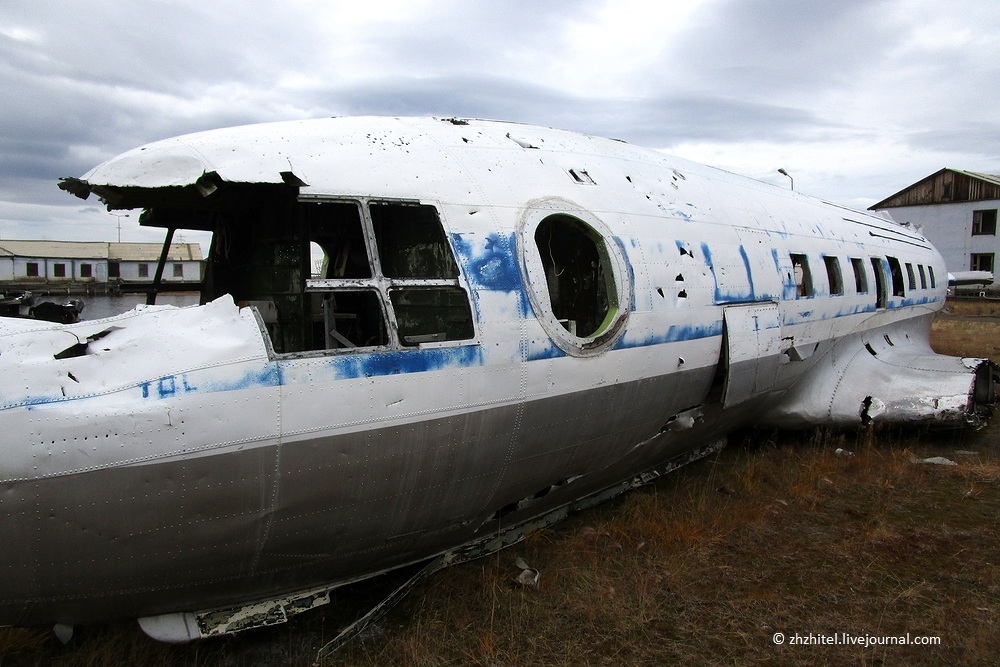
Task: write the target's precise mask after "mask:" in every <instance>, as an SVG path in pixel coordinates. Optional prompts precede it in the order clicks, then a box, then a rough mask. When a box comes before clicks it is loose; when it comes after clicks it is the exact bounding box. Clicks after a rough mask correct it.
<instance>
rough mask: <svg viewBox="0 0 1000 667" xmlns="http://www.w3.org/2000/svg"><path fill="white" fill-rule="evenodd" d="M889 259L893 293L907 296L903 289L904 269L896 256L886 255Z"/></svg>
mask: <svg viewBox="0 0 1000 667" xmlns="http://www.w3.org/2000/svg"><path fill="white" fill-rule="evenodd" d="M886 259H887V260H888V261H889V273H890V274H891V275H892V295H893V296H906V292H905V290H904V289H903V269H902V267H901V266H900V265H899V260H898V259H896V258H895V257H886Z"/></svg>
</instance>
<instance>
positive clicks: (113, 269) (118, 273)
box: [108, 262, 122, 278]
mask: <svg viewBox="0 0 1000 667" xmlns="http://www.w3.org/2000/svg"><path fill="white" fill-rule="evenodd" d="M121 277H122V269H121V264H119V263H118V262H108V278H121Z"/></svg>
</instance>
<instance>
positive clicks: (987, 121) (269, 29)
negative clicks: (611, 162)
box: [0, 0, 1000, 231]
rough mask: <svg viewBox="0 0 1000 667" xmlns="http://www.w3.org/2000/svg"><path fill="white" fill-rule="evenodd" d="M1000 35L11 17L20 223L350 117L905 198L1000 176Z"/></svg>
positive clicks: (658, 20) (658, 17) (937, 7)
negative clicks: (558, 142)
mask: <svg viewBox="0 0 1000 667" xmlns="http://www.w3.org/2000/svg"><path fill="white" fill-rule="evenodd" d="M692 3H693V4H692ZM689 5H691V6H693V7H694V9H693V11H691V12H689V11H687V9H688V6H689ZM661 9H662V8H661ZM998 19H1000V6H998V5H995V4H994V3H981V2H976V0H957V2H956V4H949V5H948V6H947V7H946V6H944V5H941V4H939V3H935V2H933V0H905V1H904V0H882V1H881V2H870V1H868V0H848V1H845V2H836V3H805V2H799V1H797V0H777V1H774V2H768V3H746V2H738V1H737V0H707V1H705V2H703V3H702V4H698V3H697V2H696V0H691V2H685V3H683V4H681V3H677V4H676V5H667V6H666V8H665V9H664V10H663V11H662V13H657V12H656V11H653V10H652V9H650V8H649V7H646V8H642V7H640V6H639V5H634V6H629V5H627V4H622V3H616V4H615V5H613V6H608V7H606V6H605V4H604V3H603V2H596V1H593V2H569V1H568V0H560V1H559V2H553V3H533V2H527V1H525V0H520V1H517V2H507V3H500V4H497V3H489V4H487V3H469V2H458V1H457V0H449V1H442V2H426V3H421V2H419V1H418V0H414V1H413V2H409V3H402V2H400V3H398V4H392V5H389V6H387V7H383V6H380V3H379V2H373V3H372V6H370V7H369V6H367V5H364V4H359V3H356V2H342V3H337V2H332V3H330V2H315V3H313V2H311V1H310V0H302V1H301V2H296V3H287V4H282V5H280V6H279V5H271V6H266V9H256V10H254V11H251V10H249V9H248V8H247V6H246V5H245V4H244V3H238V2H236V1H235V0H217V1H216V2H213V3H196V2H193V1H191V2H162V1H155V2H150V3H142V4H138V5H137V4H135V3H128V2H124V0H107V1H105V2H102V3H100V4H99V5H94V6H89V5H80V4H79V3H69V2H66V1H61V0H51V1H49V2H45V3H5V4H4V5H2V6H0V85H2V86H3V89H4V92H5V94H4V96H3V97H2V98H0V114H2V117H3V118H4V123H3V124H2V126H0V218H6V219H9V220H14V218H16V217H17V216H22V217H23V216H26V215H27V216H37V217H35V218H34V219H32V220H21V219H20V218H18V220H19V222H18V224H19V225H20V223H21V222H32V223H34V224H36V225H46V224H50V222H51V220H52V214H51V210H52V208H51V207H63V209H62V210H64V212H65V216H64V218H67V219H68V218H71V217H72V215H73V214H74V211H73V209H72V207H73V206H76V205H77V203H76V202H75V200H72V199H71V198H69V197H68V196H67V195H65V193H62V192H60V191H59V190H57V189H56V187H55V183H56V181H57V179H58V178H59V177H61V176H79V175H81V174H83V173H84V172H86V171H87V170H89V169H90V168H91V167H93V166H95V165H96V164H97V163H98V162H100V161H103V160H104V159H107V158H109V157H112V156H113V155H115V154H117V153H119V152H121V151H124V150H127V149H129V148H132V147H134V146H137V145H140V144H143V143H146V142H149V141H153V140H156V139H160V138H164V137H168V136H173V135H177V134H183V133H187V132H193V131H198V130H202V129H209V128H213V127H222V126H227V125H236V124H243V123H250V122H260V121H269V120H280V119H289V118H304V117H320V116H330V115H351V114H391V115H425V114H429V115H440V116H451V115H456V116H469V117H485V118H499V119H508V120H514V121H520V122H527V123H536V124H540V125H548V126H555V127H562V128H566V129H572V130H578V131H583V132H588V133H592V134H598V135H604V136H612V137H616V138H620V139H624V140H626V141H629V142H631V143H635V144H638V145H646V146H651V147H661V148H671V147H678V146H691V145H706V146H711V147H712V150H711V153H712V154H713V155H718V156H721V157H722V161H723V162H725V161H726V159H727V158H726V156H731V157H732V162H733V163H734V164H737V165H743V164H744V163H745V165H744V167H743V168H744V170H745V171H747V172H748V173H765V172H766V173H770V172H773V171H774V167H773V165H774V164H776V163H778V162H784V161H785V160H786V159H790V156H791V155H792V153H793V152H794V159H795V160H797V161H798V162H797V163H796V164H794V168H795V169H796V170H797V171H798V172H799V173H802V174H803V178H802V182H803V183H804V184H805V183H809V182H810V180H809V176H810V175H811V176H813V180H812V184H813V185H814V187H815V189H814V190H813V192H814V193H815V194H818V195H821V196H825V197H828V198H836V197H838V196H842V195H844V193H846V196H845V199H851V198H855V197H857V196H858V193H862V192H869V191H870V188H871V187H873V185H874V184H877V183H880V182H881V181H882V180H883V179H884V180H885V181H886V182H891V183H893V187H894V188H895V189H898V187H902V186H904V185H905V184H906V178H909V176H910V174H912V173H914V172H916V173H920V174H921V175H925V174H922V172H923V171H924V169H925V167H931V166H933V165H935V164H937V162H940V161H941V160H943V159H946V158H947V160H949V161H950V162H951V164H949V165H948V166H954V167H958V168H969V169H976V170H983V171H990V170H992V171H995V172H996V171H1000V157H998V156H1000V148H998V141H1000V140H998V139H997V137H1000V132H998V129H1000V128H998V124H997V122H996V120H995V109H996V108H997V105H998V104H1000V87H998V86H997V85H996V82H997V81H998V80H1000V76H998V74H1000V71H998V70H1000V65H998V63H1000V37H998V36H997V35H996V34H994V33H995V31H989V30H985V29H984V26H989V25H996V24H997V23H998ZM608 21H611V22H619V23H620V24H621V25H617V26H611V25H610V24H608V25H605V22H608ZM647 24H648V25H647ZM647 28H649V29H647ZM956 119H957V120H956ZM750 144H753V145H754V147H755V151H756V152H758V153H759V152H761V151H763V152H764V154H761V155H760V157H759V158H758V162H757V163H751V162H749V161H748V160H746V157H747V154H748V153H749V152H750V151H748V150H747V148H746V146H747V145H750ZM845 146H846V147H849V148H845ZM850 150H853V151H855V152H856V155H851V154H850V153H849V152H848V154H847V155H845V154H844V153H845V151H850ZM767 151H773V154H767V153H766V152H767ZM889 152H898V154H899V156H900V158H899V159H898V160H890V159H888V158H887V157H886V154H887V153H889ZM834 156H837V160H834V159H833V158H834ZM724 166H725V165H724ZM786 166H790V167H791V166H792V165H789V164H787V163H786ZM942 166H945V165H944V164H937V167H936V168H940V167H942ZM734 168H735V167H734ZM838 170H839V171H838ZM917 170H919V171H917ZM933 170H934V169H929V170H928V173H930V171H933ZM860 179H864V180H860ZM798 184H799V182H798V180H797V182H796V185H798ZM897 184H898V187H896V186H897ZM873 196H875V197H878V196H879V194H878V193H876V194H875V195H873ZM21 204H44V205H47V206H36V207H34V208H32V207H24V206H21ZM36 210H37V211H41V212H39V213H31V211H36ZM60 219H63V217H60ZM8 227H9V226H8ZM17 229H18V230H19V231H20V230H23V229H24V227H21V226H18V227H17Z"/></svg>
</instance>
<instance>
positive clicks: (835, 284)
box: [823, 255, 844, 296]
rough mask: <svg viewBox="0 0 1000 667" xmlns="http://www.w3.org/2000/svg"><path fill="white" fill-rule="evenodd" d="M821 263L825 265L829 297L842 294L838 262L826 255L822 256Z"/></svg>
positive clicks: (842, 287)
mask: <svg viewBox="0 0 1000 667" xmlns="http://www.w3.org/2000/svg"><path fill="white" fill-rule="evenodd" d="M823 263H824V264H826V277H827V279H828V280H829V283H830V295H831V296H833V295H837V294H843V293H844V278H843V276H842V275H841V273H840V260H838V259H837V258H836V257H830V256H828V255H824V256H823Z"/></svg>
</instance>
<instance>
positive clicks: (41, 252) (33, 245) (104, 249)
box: [0, 241, 108, 259]
mask: <svg viewBox="0 0 1000 667" xmlns="http://www.w3.org/2000/svg"><path fill="white" fill-rule="evenodd" d="M0 248H2V249H3V250H4V251H5V252H4V254H5V255H7V256H13V257H38V258H43V257H44V258H49V257H51V258H53V259H105V258H107V256H108V244H107V243H102V242H94V241H0Z"/></svg>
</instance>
